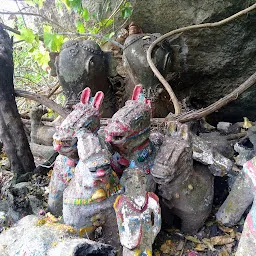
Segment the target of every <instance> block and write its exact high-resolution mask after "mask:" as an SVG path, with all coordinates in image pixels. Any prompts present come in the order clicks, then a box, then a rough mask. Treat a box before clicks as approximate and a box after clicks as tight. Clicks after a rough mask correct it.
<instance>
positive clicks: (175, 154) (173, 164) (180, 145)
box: [152, 123, 214, 233]
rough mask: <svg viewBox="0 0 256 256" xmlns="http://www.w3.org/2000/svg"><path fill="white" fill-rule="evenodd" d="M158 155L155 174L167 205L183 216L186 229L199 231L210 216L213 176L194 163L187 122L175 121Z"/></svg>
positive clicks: (179, 215) (184, 228)
mask: <svg viewBox="0 0 256 256" xmlns="http://www.w3.org/2000/svg"><path fill="white" fill-rule="evenodd" d="M169 130H170V131H171V133H170V134H169V135H166V137H165V139H164V142H163V144H162V146H161V148H160V150H159V152H158V153H157V155H156V158H155V161H154V165H153V168H152V175H153V177H154V179H155V181H156V182H157V183H158V193H159V195H160V196H161V197H162V199H163V202H164V204H165V205H166V206H167V207H168V208H169V209H170V210H171V212H172V213H173V214H175V215H177V216H178V217H179V218H180V219H181V228H182V230H183V231H184V232H187V233H195V232H197V230H198V229H199V228H200V227H201V226H202V225H203V223H204V221H205V220H206V218H207V217H208V216H209V214H210V212H211V208H212V201H213V192H214V191H213V176H212V175H211V173H210V172H209V170H207V167H205V166H203V165H201V164H195V163H194V164H193V158H192V147H191V138H190V135H189V132H188V127H187V125H185V124H183V125H181V124H176V123H173V124H171V126H170V127H169Z"/></svg>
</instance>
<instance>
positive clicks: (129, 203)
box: [114, 161, 161, 256]
mask: <svg viewBox="0 0 256 256" xmlns="http://www.w3.org/2000/svg"><path fill="white" fill-rule="evenodd" d="M132 164H133V165H134V162H133V161H132V162H131V165H130V167H129V168H128V169H127V170H126V171H125V172H124V174H123V175H124V177H125V179H126V182H125V183H126V188H125V194H124V195H119V196H118V197H117V199H116V201H115V203H114V208H115V211H116V217H117V224H118V229H119V236H120V242H121V244H122V246H123V256H142V255H143V256H151V255H152V244H153V243H154V240H155V238H156V235H157V234H158V233H159V231H160V229H161V211H160V206H159V202H158V197H157V196H156V195H155V194H154V193H152V192H147V191H146V177H145V173H144V172H143V171H141V170H140V169H139V168H134V166H132Z"/></svg>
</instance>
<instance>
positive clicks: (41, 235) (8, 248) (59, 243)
mask: <svg viewBox="0 0 256 256" xmlns="http://www.w3.org/2000/svg"><path fill="white" fill-rule="evenodd" d="M14 255H27V256H32V255H45V256H80V255H99V256H100V255H101V256H103V255H109V256H115V255H116V253H115V251H114V249H113V248H112V247H111V246H110V245H106V244H102V243H96V242H94V241H91V240H88V239H84V238H79V237H76V236H75V234H74V232H73V229H72V228H71V227H69V226H66V225H63V224H57V223H56V222H55V220H54V219H52V217H51V216H49V219H48V220H47V219H41V220H40V219H39V218H38V217H36V216H35V215H29V216H26V217H24V218H23V219H21V220H20V221H19V222H18V223H17V224H16V225H15V226H13V227H11V228H10V229H8V230H5V231H4V232H2V233H1V235H0V256H14Z"/></svg>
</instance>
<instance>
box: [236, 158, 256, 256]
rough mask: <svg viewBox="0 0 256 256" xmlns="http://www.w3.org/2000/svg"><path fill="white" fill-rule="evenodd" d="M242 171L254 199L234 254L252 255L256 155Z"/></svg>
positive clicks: (254, 248)
mask: <svg viewBox="0 0 256 256" xmlns="http://www.w3.org/2000/svg"><path fill="white" fill-rule="evenodd" d="M243 171H244V173H245V176H246V178H247V179H248V180H249V183H250V187H251V191H252V194H253V196H254V201H253V205H252V208H251V210H250V212H249V214H248V215H247V218H246V220H245V223H244V229H243V233H242V237H241V239H240V242H239V245H238V249H237V252H236V256H254V255H255V252H256V201H255V197H256V157H254V158H252V159H251V160H249V161H247V162H246V163H245V164H244V165H243Z"/></svg>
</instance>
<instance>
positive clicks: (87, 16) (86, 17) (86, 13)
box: [82, 8, 90, 21]
mask: <svg viewBox="0 0 256 256" xmlns="http://www.w3.org/2000/svg"><path fill="white" fill-rule="evenodd" d="M82 17H83V18H84V20H85V21H88V20H89V19H90V14H89V11H88V9H87V8H84V10H83V14H82Z"/></svg>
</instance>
